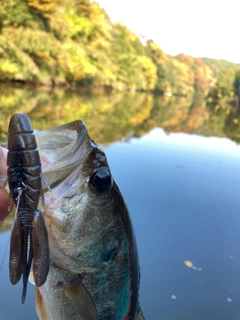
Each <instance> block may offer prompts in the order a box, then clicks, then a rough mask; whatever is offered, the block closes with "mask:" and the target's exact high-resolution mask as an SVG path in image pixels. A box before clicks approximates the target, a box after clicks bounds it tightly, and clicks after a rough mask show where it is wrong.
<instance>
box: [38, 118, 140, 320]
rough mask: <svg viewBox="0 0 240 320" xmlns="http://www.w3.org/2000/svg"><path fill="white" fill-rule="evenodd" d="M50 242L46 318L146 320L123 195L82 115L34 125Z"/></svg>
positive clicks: (42, 295)
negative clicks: (49, 124)
mask: <svg viewBox="0 0 240 320" xmlns="http://www.w3.org/2000/svg"><path fill="white" fill-rule="evenodd" d="M35 136H36V140H37V145H38V150H39V154H40V158H41V162H42V167H43V174H44V176H45V177H46V179H47V180H48V183H49V185H50V187H51V191H48V190H47V189H46V190H44V191H45V209H44V211H43V214H44V218H45V224H46V227H47V232H48V240H49V248H50V268H49V274H48V276H47V280H46V282H45V283H44V285H43V286H41V287H36V309H37V314H38V316H39V318H40V319H41V320H43V319H44V320H45V319H53V320H64V319H65V320H80V319H81V320H95V319H99V320H130V319H132V320H136V319H137V320H143V319H144V317H143V315H142V312H141V309H140V306H139V281H140V273H139V261H138V252H137V246H136V241H135V236H134V232H133V228H132V224H131V221H130V217H129V213H128V210H127V207H126V205H125V202H124V199H123V197H122V194H121V192H120V190H119V188H118V186H117V184H116V182H115V181H114V179H113V177H112V175H111V171H110V168H109V165H108V162H107V159H106V155H105V153H104V152H103V150H102V149H101V148H99V147H98V146H97V144H96V143H95V142H94V141H93V140H92V139H91V138H90V137H89V135H88V133H87V129H86V126H85V124H84V123H83V122H82V121H75V122H72V123H69V124H66V125H62V126H58V127H55V128H52V129H50V130H47V131H35Z"/></svg>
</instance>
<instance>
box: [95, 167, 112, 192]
mask: <svg viewBox="0 0 240 320" xmlns="http://www.w3.org/2000/svg"><path fill="white" fill-rule="evenodd" d="M89 185H90V187H91V189H92V190H93V191H95V192H96V191H97V193H98V194H104V193H106V192H108V191H109V190H110V189H111V188H112V185H113V181H112V176H111V174H110V172H109V170H108V169H107V168H97V169H95V170H94V171H93V174H92V176H91V178H90V180H89Z"/></svg>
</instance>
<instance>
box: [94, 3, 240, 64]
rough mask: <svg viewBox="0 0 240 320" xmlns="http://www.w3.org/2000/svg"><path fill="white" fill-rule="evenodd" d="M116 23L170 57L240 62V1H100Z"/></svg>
mask: <svg viewBox="0 0 240 320" xmlns="http://www.w3.org/2000/svg"><path fill="white" fill-rule="evenodd" d="M97 2H98V3H99V5H100V7H102V8H104V9H105V11H106V12H107V14H108V15H109V17H110V19H111V20H112V21H113V22H122V23H123V24H125V25H126V26H127V27H128V28H129V29H130V30H132V31H133V32H134V33H136V34H143V35H144V36H146V38H147V39H152V40H153V41H154V42H155V43H157V44H158V45H159V46H160V47H161V48H162V50H163V51H164V52H165V53H166V54H169V55H173V56H174V55H177V54H179V53H184V54H187V55H191V56H193V57H209V58H214V59H224V60H228V61H231V62H235V63H240V0H201V1H199V0H162V1H161V0H145V1H140V0H97Z"/></svg>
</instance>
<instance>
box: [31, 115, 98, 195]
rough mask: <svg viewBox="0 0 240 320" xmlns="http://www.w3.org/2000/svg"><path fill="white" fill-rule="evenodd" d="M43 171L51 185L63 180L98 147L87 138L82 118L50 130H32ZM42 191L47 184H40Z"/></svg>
mask: <svg viewBox="0 0 240 320" xmlns="http://www.w3.org/2000/svg"><path fill="white" fill-rule="evenodd" d="M34 133H35V137H36V140H37V145H38V151H39V154H40V158H41V162H42V168H43V170H42V171H43V174H44V177H45V178H46V179H47V181H48V183H49V186H50V188H55V187H56V186H58V185H59V184H60V183H61V182H62V181H64V180H65V179H66V178H67V177H68V176H69V175H70V174H71V173H72V172H73V171H74V170H75V169H76V168H77V167H78V166H79V165H80V164H81V163H82V162H83V161H84V160H85V159H86V158H87V157H88V155H89V153H90V151H91V150H92V148H93V147H97V145H96V144H95V143H94V141H93V140H91V139H90V137H89V135H88V133H87V128H86V125H85V123H84V122H83V121H82V120H77V121H73V122H70V123H68V124H64V125H60V126H57V127H54V128H51V129H49V130H45V131H41V130H34ZM43 190H44V192H45V191H47V187H46V186H43Z"/></svg>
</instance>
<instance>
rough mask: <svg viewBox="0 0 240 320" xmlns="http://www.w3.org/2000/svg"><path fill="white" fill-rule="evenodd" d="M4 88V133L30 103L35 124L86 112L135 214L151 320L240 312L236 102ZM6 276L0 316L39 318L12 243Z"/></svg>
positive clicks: (226, 317) (228, 317)
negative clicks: (12, 265)
mask: <svg viewBox="0 0 240 320" xmlns="http://www.w3.org/2000/svg"><path fill="white" fill-rule="evenodd" d="M2 92H3V93H1V94H0V107H1V103H2V102H1V101H4V99H5V105H6V103H7V102H8V110H7V112H6V113H5V111H4V112H3V111H2V117H1V119H2V120H1V131H2V140H4V138H5V140H6V136H5V135H6V130H7V127H6V126H7V125H6V124H7V123H8V120H9V117H10V115H11V114H13V113H15V112H26V113H28V115H29V116H30V117H31V120H32V123H33V126H34V127H35V128H37V129H45V128H47V127H51V126H55V125H57V124H61V123H66V122H69V121H72V120H76V119H79V118H82V119H83V120H84V121H85V122H86V124H87V126H88V128H89V132H90V135H91V136H92V138H93V139H95V140H96V142H98V143H101V144H103V146H104V150H105V152H106V155H107V157H108V160H109V164H110V167H111V170H112V173H113V175H114V177H115V179H116V181H117V183H118V184H119V186H120V189H121V191H122V193H123V195H124V198H125V201H126V203H127V205H128V208H129V211H130V214H131V218H132V221H133V225H134V229H135V233H136V237H137V243H138V249H139V256H140V263H141V289H140V301H141V306H142V310H143V313H144V314H145V317H146V319H147V320H158V319H159V320H160V319H165V320H176V319H181V320H182V319H184V320H192V319H194V320H205V319H207V320H208V319H209V320H235V319H236V320H239V318H240V271H239V270H240V214H239V211H240V195H239V186H240V146H239V144H238V143H237V142H238V141H239V132H240V131H239V122H238V119H239V115H238V112H237V111H236V110H232V109H231V108H228V107H227V106H206V105H205V104H204V103H203V102H197V103H195V104H194V103H193V102H191V101H190V102H189V101H186V100H185V104H184V101H183V100H182V99H175V98H173V99H172V100H171V99H169V98H167V100H166V98H161V97H151V96H149V95H148V96H147V95H139V96H135V98H134V95H132V94H126V95H125V97H124V96H122V98H121V97H120V95H119V94H116V95H115V96H112V95H104V94H103V93H101V94H93V95H90V94H89V93H86V92H85V93H84V94H83V93H82V94H80V95H79V94H76V93H67V94H64V93H59V92H58V102H56V99H57V98H56V96H55V95H56V94H55V93H54V99H52V98H51V97H50V98H49V97H48V96H47V94H48V95H51V94H52V95H53V93H48V92H47V93H46V92H40V93H39V92H38V93H36V92H35V96H34V92H31V91H29V92H28V91H24V90H23V89H19V88H18V89H16V88H14V89H12V91H11V92H10V93H9V92H8V90H5V91H4V90H2ZM4 92H5V93H4ZM4 95H5V96H4ZM39 95H40V96H39ZM74 95H75V98H74V97H73V96H74ZM23 97H26V99H25V98H23ZM27 97H28V100H27ZM34 97H35V98H34ZM1 99H2V100H1ZM14 99H15V100H14ZM34 99H35V100H34ZM33 100H34V102H33ZM136 100H137V102H138V105H137V104H136ZM9 101H14V102H11V103H12V104H11V103H10V102H9ZM44 101H45V106H44ZM73 101H75V104H74V103H73ZM113 101H115V102H114V103H113ZM134 101H135V102H134ZM59 102H60V104H59ZM14 103H15V104H16V106H17V108H15V107H14ZM18 103H19V105H18ZM77 103H78V104H77ZM134 103H135V104H134ZM144 103H145V104H144ZM2 105H3V104H2ZM25 105H26V110H25V111H24V106H25ZM30 105H31V106H32V108H30ZM55 105H56V107H55ZM60 105H61V107H60ZM77 105H78V106H79V108H77ZM71 106H73V107H72V109H71ZM54 108H56V109H54ZM2 110H3V109H2ZM0 112H1V111H0ZM61 115H62V117H61ZM34 116H35V117H34ZM8 240H9V231H7V232H3V233H1V234H0V242H1V246H0V256H1V257H2V256H3V254H4V251H5V247H6V244H7V243H8ZM191 266H192V267H191ZM0 279H1V285H0V296H1V300H0V307H1V317H0V318H1V319H8V320H11V319H18V320H19V319H33V320H34V319H38V318H37V316H36V312H35V306H34V287H33V286H32V285H30V284H29V287H28V294H27V299H26V303H25V305H24V307H22V306H21V305H20V298H21V290H22V285H21V284H19V285H16V286H12V285H11V284H10V282H9V275H8V252H7V255H6V258H5V260H4V264H3V268H2V270H1V277H0Z"/></svg>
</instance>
